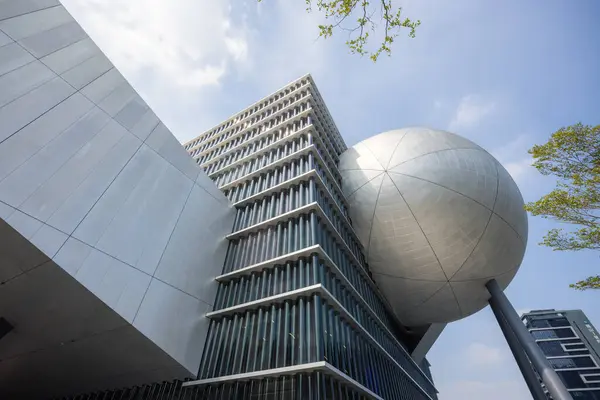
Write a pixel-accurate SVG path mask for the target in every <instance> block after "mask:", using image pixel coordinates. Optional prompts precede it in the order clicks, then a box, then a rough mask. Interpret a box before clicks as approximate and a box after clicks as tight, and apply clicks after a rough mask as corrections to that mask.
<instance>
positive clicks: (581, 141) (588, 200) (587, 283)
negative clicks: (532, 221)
mask: <svg viewBox="0 0 600 400" xmlns="http://www.w3.org/2000/svg"><path fill="white" fill-rule="evenodd" d="M529 153H530V154H531V155H532V156H533V159H534V163H533V166H534V167H536V168H537V170H538V171H540V172H541V173H542V175H551V176H555V177H556V178H557V179H558V183H557V186H556V188H555V189H554V190H553V191H551V192H550V193H548V194H547V195H545V196H543V197H542V198H541V199H539V200H538V201H536V202H533V203H528V204H527V205H526V206H525V209H526V210H527V211H530V212H531V213H532V214H533V215H540V216H542V217H544V218H552V219H555V220H558V221H561V222H566V223H568V224H572V225H573V229H569V230H564V229H562V228H555V229H551V230H550V231H549V232H548V233H547V234H546V236H545V237H544V239H543V241H542V242H541V243H540V244H541V245H544V246H548V247H551V248H552V249H554V250H574V251H578V250H585V249H590V250H600V125H597V126H588V125H582V124H581V123H579V124H575V125H572V126H568V127H566V128H561V129H559V130H558V131H556V132H554V133H553V134H552V136H551V137H550V140H548V142H547V143H545V144H543V145H537V146H534V147H533V148H532V149H531V150H529ZM570 286H571V287H572V288H575V289H578V290H586V289H600V275H598V276H590V277H589V278H587V279H585V280H583V281H579V282H576V283H574V284H572V285H570Z"/></svg>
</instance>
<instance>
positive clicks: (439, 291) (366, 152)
mask: <svg viewBox="0 0 600 400" xmlns="http://www.w3.org/2000/svg"><path fill="white" fill-rule="evenodd" d="M340 172H341V175H342V188H343V190H344V194H345V195H346V197H347V199H348V203H349V213H350V216H351V218H352V221H353V225H354V229H355V230H356V233H357V235H358V236H359V239H360V241H361V242H362V244H363V245H364V247H365V250H366V257H367V261H368V263H369V266H370V269H371V272H372V274H373V278H374V280H375V281H376V282H377V284H378V286H379V287H380V288H381V290H382V292H383V294H384V295H385V296H386V298H387V300H388V301H389V302H390V304H391V305H392V307H393V309H394V311H395V312H396V314H397V316H398V317H399V318H400V320H401V321H402V322H403V323H404V324H405V325H408V326H418V325H424V324H429V323H445V322H450V321H454V320H457V319H460V318H463V317H466V316H468V315H470V314H473V313H475V312H477V311H479V310H480V309H482V308H483V307H485V305H486V304H487V300H488V299H489V294H488V292H487V290H486V289H485V283H486V282H487V281H488V280H490V279H491V278H496V279H497V281H498V283H499V284H500V286H501V287H502V288H503V289H504V288H506V286H508V284H509V283H510V281H511V280H512V278H513V277H514V275H515V274H516V272H517V269H518V267H519V265H520V264H521V261H522V259H523V255H524V253H525V246H526V243H527V215H526V213H525V211H524V210H523V198H522V197H521V193H520V192H519V189H518V187H517V185H516V183H515V182H514V181H513V179H512V178H511V176H510V175H509V173H508V172H507V171H506V170H505V169H504V167H502V165H501V164H500V163H499V162H498V161H496V159H494V157H492V156H491V155H490V154H489V153H488V152H486V151H485V150H483V149H482V148H481V147H479V146H477V145H476V144H474V143H473V142H471V141H469V140H467V139H464V138H462V137H460V136H458V135H455V134H452V133H449V132H444V131H437V130H432V129H426V128H407V129H399V130H394V131H389V132H385V133H382V134H379V135H376V136H373V137H371V138H369V139H367V140H365V141H363V142H361V143H358V144H357V145H355V146H354V147H352V148H350V149H348V150H347V151H346V152H345V153H344V154H342V156H341V158H340Z"/></svg>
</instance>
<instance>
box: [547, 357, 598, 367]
mask: <svg viewBox="0 0 600 400" xmlns="http://www.w3.org/2000/svg"><path fill="white" fill-rule="evenodd" d="M548 361H549V362H550V365H552V368H555V369H565V368H594V367H597V365H596V363H595V362H594V360H592V358H591V357H590V356H582V357H571V358H551V359H549V360H548Z"/></svg>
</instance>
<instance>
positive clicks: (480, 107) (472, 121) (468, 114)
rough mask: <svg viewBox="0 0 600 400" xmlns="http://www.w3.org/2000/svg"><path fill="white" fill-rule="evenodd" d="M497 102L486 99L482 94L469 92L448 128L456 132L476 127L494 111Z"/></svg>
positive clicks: (461, 101)
mask: <svg viewBox="0 0 600 400" xmlns="http://www.w3.org/2000/svg"><path fill="white" fill-rule="evenodd" d="M495 110H496V103H495V102H492V101H486V100H484V99H483V98H481V97H480V96H477V95H473V94H469V95H466V96H464V97H463V98H462V99H461V100H460V102H459V104H458V107H457V108H456V112H455V113H454V116H453V117H452V120H451V121H450V124H449V125H448V130H450V131H452V132H455V131H461V130H463V129H470V128H473V127H476V126H477V124H479V123H480V122H481V121H482V120H483V119H484V118H486V117H487V116H489V115H490V114H492V113H494V111H495Z"/></svg>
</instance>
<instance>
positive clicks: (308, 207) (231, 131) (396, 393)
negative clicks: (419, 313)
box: [185, 75, 436, 399]
mask: <svg viewBox="0 0 600 400" xmlns="http://www.w3.org/2000/svg"><path fill="white" fill-rule="evenodd" d="M185 148H186V150H188V152H189V153H190V154H191V155H192V157H194V159H196V161H197V162H198V164H199V165H200V166H201V167H202V168H203V169H204V171H205V172H206V173H207V174H208V176H209V177H210V178H211V179H213V180H214V181H215V184H216V185H217V186H218V187H219V189H220V190H222V191H223V193H224V194H225V196H226V197H227V198H228V199H229V200H230V201H231V202H232V204H233V206H234V207H235V210H236V215H235V220H234V224H233V230H232V233H231V234H229V235H228V236H227V239H228V240H229V248H228V251H227V256H226V259H225V265H224V268H223V272H222V274H221V275H219V276H218V277H217V278H216V280H217V281H218V283H219V290H218V293H217V299H216V302H215V307H214V310H213V311H212V312H211V313H209V314H207V317H208V318H210V320H211V326H210V329H209V336H208V340H207V344H206V347H205V352H204V357H203V361H202V366H201V368H200V372H199V375H198V378H199V380H197V381H196V382H191V383H188V384H189V385H202V386H204V387H206V389H205V390H206V391H207V392H206V393H208V392H210V391H215V390H217V391H222V392H223V393H227V394H229V393H231V392H232V391H237V390H249V391H251V392H253V393H255V394H256V395H258V396H261V395H268V394H276V393H279V392H282V391H291V392H294V393H296V395H297V396H299V397H298V398H309V397H310V396H311V395H312V396H317V397H321V396H322V397H324V398H351V397H353V396H364V397H368V398H385V399H433V398H435V396H436V390H435V388H434V386H433V383H432V381H431V375H430V374H429V371H428V369H429V365H428V363H427V361H426V360H423V359H422V357H421V359H418V360H417V361H415V359H413V357H411V354H410V353H409V350H408V349H407V343H404V341H405V339H407V338H408V337H409V336H410V334H409V332H408V331H407V329H406V328H404V327H403V326H402V325H400V324H399V322H398V321H397V319H396V318H395V317H394V314H393V313H392V312H391V310H390V307H389V305H388V303H387V301H386V300H385V298H384V297H383V296H382V295H381V293H380V291H379V289H378V287H377V285H376V284H375V283H374V282H373V280H372V278H371V277H370V271H369V267H368V265H367V264H366V262H365V258H364V255H363V251H362V246H361V245H360V242H359V240H358V238H357V235H356V233H355V232H354V229H353V227H352V222H351V221H350V219H349V217H348V209H347V207H348V205H347V202H346V199H345V197H344V194H343V192H342V189H341V185H342V181H341V176H340V174H339V172H338V157H339V156H340V154H341V153H342V152H343V151H345V150H346V145H345V143H344V141H343V139H342V137H341V135H340V133H339V132H338V130H337V128H336V126H335V124H334V122H333V120H332V118H331V115H330V114H329V112H328V110H327V107H326V106H325V103H324V101H323V99H322V97H321V95H320V94H319V91H318V89H317V87H316V85H315V83H314V81H313V79H312V77H311V76H310V75H306V76H303V77H301V78H300V79H297V80H296V81H294V82H292V83H290V84H289V85H287V86H285V87H283V88H282V89H280V90H278V91H277V92H275V93H273V94H272V95H270V96H268V97H266V98H264V99H262V100H260V101H258V102H257V103H255V104H253V105H251V106H250V107H248V108H246V109H244V110H242V111H240V112H239V113H237V114H235V115H233V116H232V117H231V118H229V119H227V120H226V121H225V122H223V123H222V124H219V125H218V126H216V127H214V128H213V129H210V130H208V131H207V132H205V133H203V134H201V135H200V136H198V137H197V138H195V139H193V140H191V141H190V142H188V143H186V144H185ZM290 374H293V375H290ZM217 383H218V385H219V386H215V384H217ZM317 397H315V398H317Z"/></svg>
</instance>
